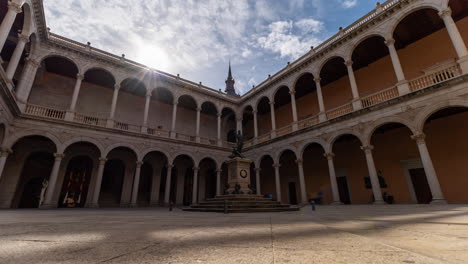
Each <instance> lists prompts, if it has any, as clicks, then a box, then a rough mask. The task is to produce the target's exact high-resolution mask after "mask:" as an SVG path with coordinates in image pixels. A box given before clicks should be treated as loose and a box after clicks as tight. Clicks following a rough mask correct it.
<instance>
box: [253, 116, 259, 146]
mask: <svg viewBox="0 0 468 264" xmlns="http://www.w3.org/2000/svg"><path fill="white" fill-rule="evenodd" d="M252 114H253V122H254V143H255V144H256V143H257V139H258V116H257V114H258V112H257V110H254V111H253V112H252Z"/></svg>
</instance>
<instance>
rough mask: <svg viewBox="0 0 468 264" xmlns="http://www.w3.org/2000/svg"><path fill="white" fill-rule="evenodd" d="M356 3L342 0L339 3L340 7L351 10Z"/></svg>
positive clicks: (355, 1)
mask: <svg viewBox="0 0 468 264" xmlns="http://www.w3.org/2000/svg"><path fill="white" fill-rule="evenodd" d="M357 3H358V1H357V0H342V1H341V6H342V7H344V8H351V7H354V6H356V5H357Z"/></svg>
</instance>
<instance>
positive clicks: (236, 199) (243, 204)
mask: <svg viewBox="0 0 468 264" xmlns="http://www.w3.org/2000/svg"><path fill="white" fill-rule="evenodd" d="M225 203H226V206H227V212H228V213H256V212H290V211H299V208H297V207H291V206H290V205H289V204H282V203H280V202H277V201H273V200H272V199H271V198H264V197H263V196H261V195H254V194H237V195H236V194H230V195H221V196H217V197H215V198H211V199H206V201H203V202H200V203H198V204H193V205H191V206H190V207H189V208H184V209H183V210H184V211H189V212H218V213H223V212H224V210H225V208H224V207H225Z"/></svg>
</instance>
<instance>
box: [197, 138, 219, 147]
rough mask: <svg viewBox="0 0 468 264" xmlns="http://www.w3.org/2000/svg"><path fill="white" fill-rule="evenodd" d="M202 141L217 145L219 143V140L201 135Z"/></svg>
mask: <svg viewBox="0 0 468 264" xmlns="http://www.w3.org/2000/svg"><path fill="white" fill-rule="evenodd" d="M200 143H202V144H206V145H212V146H216V145H217V144H218V141H217V140H216V139H211V138H205V137H200Z"/></svg>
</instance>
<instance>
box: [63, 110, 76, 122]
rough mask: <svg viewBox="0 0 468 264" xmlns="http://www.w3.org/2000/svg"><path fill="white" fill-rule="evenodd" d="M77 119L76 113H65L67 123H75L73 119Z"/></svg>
mask: <svg viewBox="0 0 468 264" xmlns="http://www.w3.org/2000/svg"><path fill="white" fill-rule="evenodd" d="M74 118H75V112H71V111H67V112H66V113H65V121H70V122H71V121H73V119H74Z"/></svg>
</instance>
